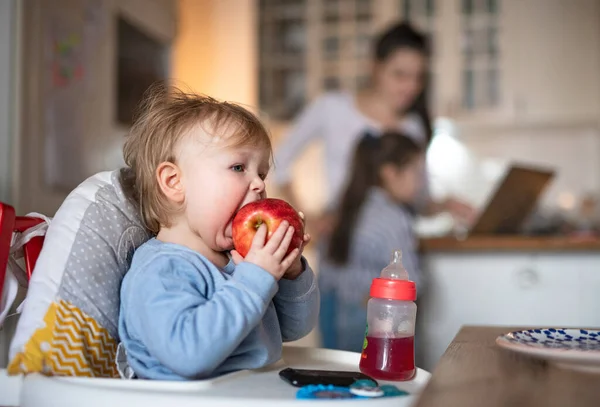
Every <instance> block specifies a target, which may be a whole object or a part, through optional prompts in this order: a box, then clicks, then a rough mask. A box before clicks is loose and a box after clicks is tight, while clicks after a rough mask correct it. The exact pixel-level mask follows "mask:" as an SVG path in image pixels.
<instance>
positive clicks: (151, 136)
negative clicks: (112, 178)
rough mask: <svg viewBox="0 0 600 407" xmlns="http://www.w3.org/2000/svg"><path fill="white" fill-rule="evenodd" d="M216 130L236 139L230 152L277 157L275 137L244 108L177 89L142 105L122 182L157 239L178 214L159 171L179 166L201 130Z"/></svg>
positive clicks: (165, 89) (163, 89) (164, 89)
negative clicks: (249, 150)
mask: <svg viewBox="0 0 600 407" xmlns="http://www.w3.org/2000/svg"><path fill="white" fill-rule="evenodd" d="M205 125H208V126H210V129H211V131H210V132H206V133H210V134H211V135H213V136H215V137H219V136H224V134H223V133H224V131H227V133H226V134H232V136H231V137H229V138H228V139H227V143H228V146H229V147H238V146H252V147H256V148H264V149H267V150H268V151H269V154H270V155H272V146H271V140H270V138H269V134H268V132H267V130H266V129H265V127H264V126H263V124H262V123H261V122H260V120H259V119H258V118H257V117H256V116H255V115H254V114H252V113H250V112H249V111H248V110H246V109H244V108H243V107H241V106H240V105H237V104H234V103H230V102H221V101H218V100H216V99H213V98H212V97H210V96H205V95H199V94H195V93H191V92H184V91H182V90H181V89H179V88H176V87H173V86H163V85H157V86H153V87H152V88H151V89H150V90H149V91H148V92H147V93H146V97H145V98H144V101H143V102H142V104H141V106H140V109H139V114H138V117H137V118H136V120H135V122H134V124H133V126H132V127H131V130H130V131H129V135H128V137H127V139H126V140H125V145H124V146H123V156H124V159H125V163H126V164H127V166H128V167H129V169H126V170H125V171H123V172H122V175H121V182H122V184H123V188H124V189H125V191H126V193H127V195H129V197H130V198H131V199H132V200H133V201H134V202H135V203H136V204H137V206H138V208H139V211H140V214H141V217H142V220H143V221H144V224H145V225H146V227H147V228H148V229H149V230H150V231H151V232H153V233H158V231H159V230H160V227H161V226H169V224H170V221H169V219H170V217H171V214H172V213H173V210H174V208H173V207H172V205H170V203H169V202H168V201H167V199H166V197H165V196H164V194H163V193H162V191H161V189H160V186H159V184H158V180H157V176H156V170H157V168H158V166H159V165H160V164H161V163H163V162H171V163H174V164H176V158H177V157H176V152H177V147H178V145H179V143H180V141H181V140H182V139H183V138H184V137H185V136H186V135H187V134H188V133H189V132H190V130H192V129H193V128H194V127H196V126H202V127H203V128H204V126H205Z"/></svg>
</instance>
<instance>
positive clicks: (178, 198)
mask: <svg viewBox="0 0 600 407" xmlns="http://www.w3.org/2000/svg"><path fill="white" fill-rule="evenodd" d="M156 180H157V181H158V186H159V187H160V190H161V191H162V193H163V194H165V196H166V197H167V199H168V200H169V201H172V202H175V203H178V204H181V203H183V202H184V200H185V188H184V186H183V182H182V181H183V180H182V173H181V169H180V168H179V167H178V166H177V165H176V164H173V163H171V162H163V163H160V164H159V165H158V168H157V169H156Z"/></svg>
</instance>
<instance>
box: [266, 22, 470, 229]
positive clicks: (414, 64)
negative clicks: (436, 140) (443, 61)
mask: <svg viewBox="0 0 600 407" xmlns="http://www.w3.org/2000/svg"><path fill="white" fill-rule="evenodd" d="M372 59H373V60H372V71H371V81H370V84H369V86H368V87H367V88H365V89H364V90H363V91H361V92H360V93H358V94H351V93H348V92H343V91H340V92H329V93H326V94H324V95H322V96H321V97H319V98H318V99H317V100H315V101H314V102H313V103H312V104H311V105H309V106H308V107H307V108H306V109H305V110H304V111H303V112H302V113H301V115H300V116H299V117H298V118H297V120H296V121H295V124H294V125H293V127H292V129H291V131H290V133H289V134H288V135H287V137H286V138H285V139H284V140H283V142H282V144H281V145H280V146H279V148H278V149H277V151H276V155H275V161H276V167H275V183H276V184H277V185H278V187H279V188H280V190H281V192H282V194H283V195H284V197H285V198H286V199H287V200H288V201H290V202H291V203H292V204H293V205H295V206H298V205H297V203H298V202H297V199H296V197H295V196H294V194H293V192H292V188H291V167H292V165H293V162H294V161H295V159H296V158H297V157H298V155H299V154H300V153H301V152H302V151H303V150H304V148H305V147H306V146H307V145H308V144H309V143H310V142H312V141H315V140H317V139H322V140H323V141H324V142H325V167H326V174H325V176H326V180H327V196H326V208H325V213H324V214H323V215H322V216H321V217H320V218H319V219H318V220H317V222H316V224H314V226H313V227H312V230H313V233H315V234H316V235H317V236H318V235H319V234H328V233H329V232H330V231H331V227H332V225H333V223H334V219H335V208H336V206H337V202H338V200H339V195H340V192H341V190H342V188H343V187H344V184H345V181H346V177H347V172H348V170H349V168H348V163H349V162H350V159H351V157H352V152H353V150H354V148H355V146H356V144H357V141H358V140H359V139H360V138H361V137H362V136H363V135H364V134H366V133H369V134H372V135H374V136H378V135H379V134H381V133H382V132H383V131H385V130H398V131H402V132H403V133H405V134H406V135H408V136H409V137H410V138H411V139H412V140H413V141H414V142H415V143H417V144H418V145H419V146H421V147H422V148H423V149H426V148H427V146H428V145H429V143H430V141H431V137H432V128H431V120H430V116H429V112H428V110H427V107H426V104H425V93H424V88H425V77H426V72H427V67H428V63H429V47H428V44H427V41H426V39H425V37H424V36H423V35H422V34H421V33H419V32H417V31H415V30H414V29H413V28H412V27H411V26H410V25H409V24H407V23H399V24H396V25H394V26H392V27H390V28H389V29H388V30H386V31H385V32H383V33H382V34H381V35H380V36H379V38H378V39H377V40H376V42H375V45H374V51H373V57H372ZM422 174H423V175H422V176H423V178H424V179H423V182H422V188H421V190H420V191H419V193H418V194H417V195H416V197H415V200H414V202H412V203H410V205H409V207H410V210H411V211H412V212H415V213H419V214H421V215H424V216H429V215H435V214H437V213H440V212H443V211H449V212H451V213H452V214H453V215H455V216H457V217H459V218H461V219H463V220H470V218H471V217H472V215H473V210H472V208H471V207H470V206H468V205H465V204H463V203H461V202H458V201H456V200H454V199H447V200H445V201H443V202H434V201H433V200H431V199H430V196H429V189H428V185H429V183H428V179H427V176H426V174H425V170H424V168H423V170H422ZM309 222H310V219H309Z"/></svg>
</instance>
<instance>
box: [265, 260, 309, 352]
mask: <svg viewBox="0 0 600 407" xmlns="http://www.w3.org/2000/svg"><path fill="white" fill-rule="evenodd" d="M302 265H303V266H304V271H303V272H302V274H300V276H298V278H296V279H295V280H286V279H281V280H279V292H278V293H277V295H276V296H275V298H274V299H273V303H274V304H275V310H276V311H277V318H278V319H279V327H280V329H281V337H282V338H283V341H284V342H289V341H295V340H298V339H301V338H303V337H305V336H306V335H308V334H309V333H310V331H312V329H313V328H314V327H315V324H316V323H317V318H318V316H319V288H318V286H317V279H316V278H315V275H314V273H313V271H312V269H311V268H310V266H309V265H308V263H307V261H306V259H304V258H302Z"/></svg>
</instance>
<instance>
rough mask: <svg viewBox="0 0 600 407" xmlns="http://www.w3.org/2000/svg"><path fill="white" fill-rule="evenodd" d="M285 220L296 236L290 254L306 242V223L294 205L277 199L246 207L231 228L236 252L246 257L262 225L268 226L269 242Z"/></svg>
mask: <svg viewBox="0 0 600 407" xmlns="http://www.w3.org/2000/svg"><path fill="white" fill-rule="evenodd" d="M284 220H287V221H288V223H289V224H290V226H293V227H294V236H293V237H292V241H291V243H290V247H289V249H288V251H287V254H289V253H290V252H291V251H292V250H294V249H295V248H297V247H300V246H301V245H302V242H303V240H304V223H303V222H302V219H301V218H300V215H298V212H296V210H295V209H294V208H293V207H292V205H290V204H289V203H287V202H286V201H284V200H282V199H275V198H266V199H261V200H260V201H255V202H251V203H249V204H246V205H244V206H243V207H242V208H241V209H240V210H239V211H238V213H237V214H236V215H235V217H234V218H233V224H232V227H231V229H232V235H233V246H234V247H235V250H237V252H238V253H239V254H240V255H241V256H242V257H246V255H247V254H248V251H249V250H250V246H252V239H253V238H254V235H255V234H256V231H257V230H258V228H259V227H260V225H262V224H263V223H264V224H265V225H267V241H268V240H269V239H270V238H271V236H272V235H273V233H274V232H275V231H276V230H277V228H278V227H279V224H280V223H281V222H283V221H284Z"/></svg>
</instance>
